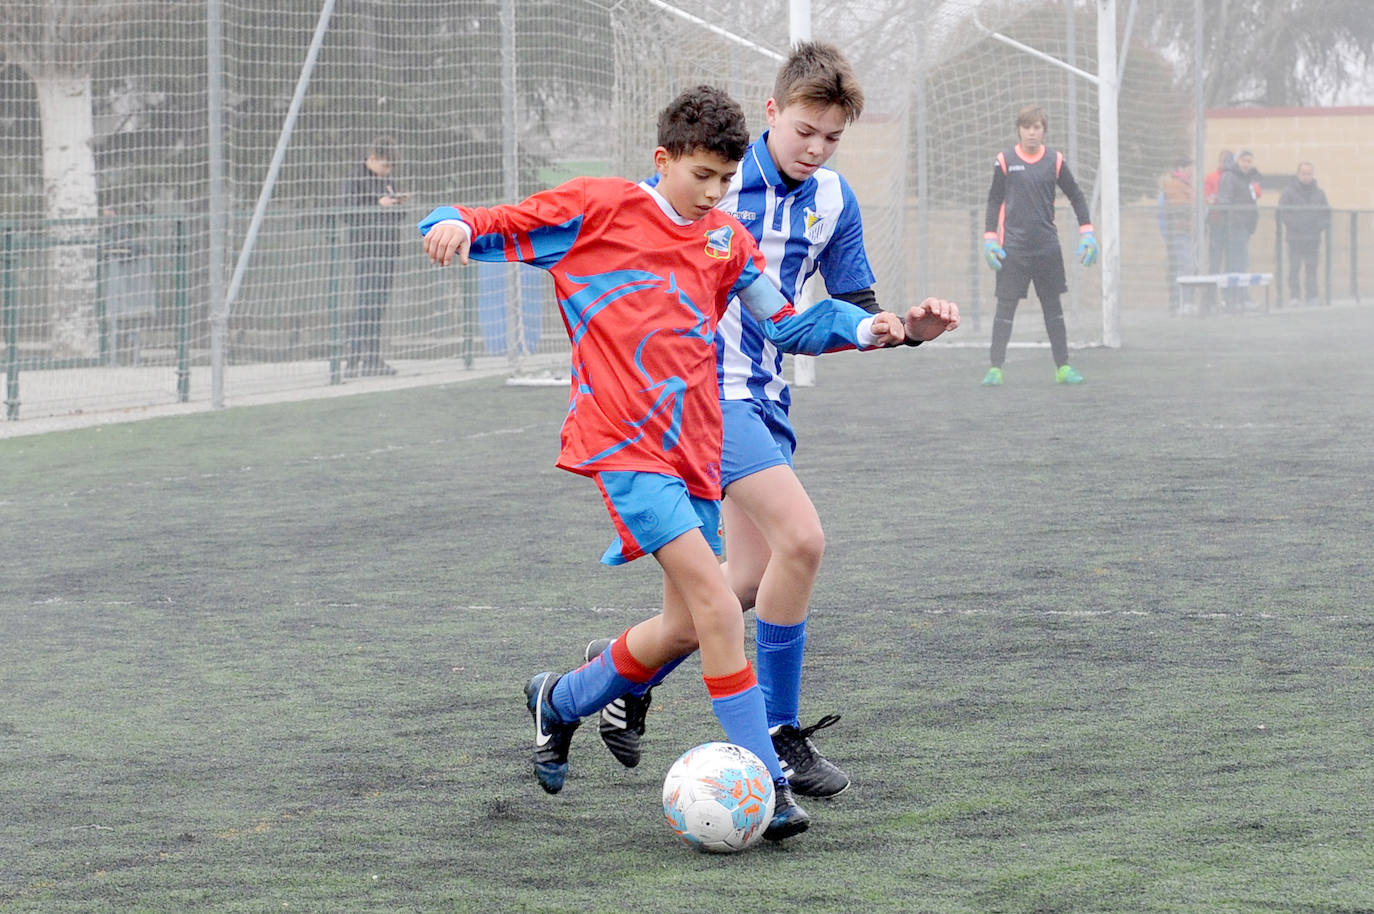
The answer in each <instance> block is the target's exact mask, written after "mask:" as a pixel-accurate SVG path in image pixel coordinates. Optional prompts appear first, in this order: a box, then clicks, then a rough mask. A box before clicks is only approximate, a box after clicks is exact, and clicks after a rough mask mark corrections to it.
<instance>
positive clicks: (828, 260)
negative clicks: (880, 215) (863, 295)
mask: <svg viewBox="0 0 1374 914" xmlns="http://www.w3.org/2000/svg"><path fill="white" fill-rule="evenodd" d="M840 191H841V194H842V196H843V199H844V207H843V209H841V210H840V220H839V224H838V225H836V226H835V232H834V234H832V235H831V236H830V240H829V241H828V242H826V245H825V249H824V250H823V251H821V256H820V257H819V258H817V266H819V268H820V271H821V277H822V278H823V279H824V280H825V287H826V289H827V290H829V292H830V294H832V295H834V294H836V293H839V292H857V291H859V290H860V289H867V288H868V287H870V286H872V285H873V283H874V281H875V280H874V276H873V268H872V267H871V266H869V263H868V252H867V251H866V250H865V249H864V221H863V216H862V215H861V214H860V213H859V198H858V197H856V196H854V191H852V190H850V188H849V184H848V183H847V182H845V180H844V179H843V178H841V179H840Z"/></svg>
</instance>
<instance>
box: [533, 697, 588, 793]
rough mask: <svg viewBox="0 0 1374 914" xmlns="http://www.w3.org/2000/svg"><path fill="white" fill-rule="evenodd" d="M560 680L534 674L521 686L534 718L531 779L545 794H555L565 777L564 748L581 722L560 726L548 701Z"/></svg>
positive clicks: (565, 761) (566, 760) (566, 765)
mask: <svg viewBox="0 0 1374 914" xmlns="http://www.w3.org/2000/svg"><path fill="white" fill-rule="evenodd" d="M560 678H561V677H559V676H557V675H555V674H554V673H536V674H535V675H534V677H533V678H532V679H530V681H529V682H528V683H526V684H525V704H526V705H527V706H528V707H529V709H530V716H531V717H533V718H534V776H535V777H536V778H538V780H539V786H540V787H543V788H544V792H545V793H558V791H560V790H562V789H563V781H564V779H566V778H567V776H568V747H569V746H570V745H571V744H572V735H573V731H575V730H576V729H577V727H578V725H579V724H581V723H582V721H581V720H575V721H573V722H572V723H564V722H563V720H562V719H561V718H559V716H558V712H557V711H555V710H554V709H553V705H552V704H551V703H550V701H549V699H550V697H551V696H552V695H553V687H554V686H555V685H557V684H558V680H559V679H560Z"/></svg>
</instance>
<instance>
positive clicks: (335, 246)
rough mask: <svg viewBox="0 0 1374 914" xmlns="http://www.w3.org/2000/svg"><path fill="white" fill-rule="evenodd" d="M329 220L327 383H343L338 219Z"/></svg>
mask: <svg viewBox="0 0 1374 914" xmlns="http://www.w3.org/2000/svg"><path fill="white" fill-rule="evenodd" d="M327 218H328V219H329V232H328V237H329V302H328V304H327V305H326V308H327V309H328V311H329V383H330V384H340V383H342V382H343V373H342V370H341V365H340V363H341V362H342V360H343V321H342V320H341V318H340V309H339V217H338V216H337V215H335V214H332V213H331V214H330V215H329V216H328V217H327Z"/></svg>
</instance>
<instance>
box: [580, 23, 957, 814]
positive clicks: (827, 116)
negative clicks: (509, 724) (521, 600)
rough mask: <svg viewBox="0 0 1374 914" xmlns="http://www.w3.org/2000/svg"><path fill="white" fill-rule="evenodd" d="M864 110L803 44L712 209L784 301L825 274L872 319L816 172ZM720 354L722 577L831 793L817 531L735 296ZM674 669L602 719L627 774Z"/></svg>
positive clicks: (778, 736) (783, 419)
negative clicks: (813, 640)
mask: <svg viewBox="0 0 1374 914" xmlns="http://www.w3.org/2000/svg"><path fill="white" fill-rule="evenodd" d="M863 104H864V97H863V91H862V90H861V89H860V88H859V85H858V82H857V80H856V79H855V76H854V72H853V69H852V68H851V66H850V64H849V62H848V61H847V60H846V59H845V57H844V55H843V54H841V53H840V51H839V50H838V49H837V48H835V47H834V46H833V45H830V44H824V43H816V42H804V43H801V44H798V45H797V46H796V48H795V49H794V50H793V51H792V53H791V55H790V56H789V57H788V59H787V60H786V61H785V62H784V63H783V65H782V67H781V68H780V69H779V71H778V76H777V80H776V83H775V86H774V91H773V96H772V97H771V98H769V99H768V101H767V102H766V104H765V106H764V112H765V114H766V117H767V122H768V130H766V131H765V132H764V133H763V134H762V135H761V136H760V137H759V138H758V139H757V140H755V141H754V142H753V143H752V144H751V145H750V147H749V149H748V151H747V152H746V153H745V156H744V160H743V162H741V163H740V168H739V171H738V172H737V173H736V174H735V177H734V179H733V181H732V182H731V184H730V188H729V190H728V191H727V192H726V195H725V197H724V199H723V200H722V201H721V202H720V204H718V208H720V209H723V210H725V211H727V212H729V213H731V214H732V215H734V216H735V218H736V219H738V220H739V221H740V223H741V224H743V226H744V227H745V228H746V229H747V230H748V231H749V233H750V234H752V235H753V236H754V239H755V240H756V241H757V242H758V245H759V250H760V251H761V252H762V253H763V255H764V258H765V260H766V262H767V269H766V271H765V275H766V276H768V278H769V279H770V280H771V281H772V282H773V284H774V285H776V286H778V288H779V289H781V291H782V292H783V294H784V295H785V296H786V297H787V298H788V299H789V300H791V301H796V300H797V299H798V298H799V297H800V295H801V292H802V287H803V286H804V285H805V283H806V281H807V280H808V279H810V278H811V276H812V275H813V274H815V273H816V272H817V271H819V272H820V274H821V277H822V278H823V279H824V280H825V285H826V290H827V292H828V294H829V295H830V296H831V297H832V298H838V299H842V300H845V301H849V302H851V303H853V304H856V305H858V306H860V307H862V308H864V309H865V310H867V311H869V312H871V313H875V314H876V313H878V311H879V310H880V308H879V306H878V301H877V296H876V294H875V293H874V290H873V283H874V276H873V271H872V269H871V268H870V266H869V262H868V255H867V253H866V251H865V250H864V242H863V220H862V218H861V216H860V213H859V204H858V200H857V199H856V198H855V196H854V192H853V191H852V190H851V189H850V187H849V185H848V183H847V182H846V181H845V180H844V178H842V177H841V176H840V175H839V173H838V172H835V171H833V170H831V169H829V168H825V167H824V165H825V162H826V161H827V160H828V159H829V158H830V157H831V156H832V155H833V154H834V152H835V149H836V147H837V146H838V145H839V142H840V138H841V137H842V135H843V134H844V131H845V128H846V127H848V126H849V125H850V124H851V123H853V122H854V120H856V119H857V118H858V117H859V115H860V113H861V112H862V111H863ZM958 315H959V311H958V306H957V305H955V304H953V303H952V302H948V301H944V300H941V299H934V298H931V299H927V300H926V301H925V302H923V303H922V305H921V306H919V307H918V308H913V309H911V314H909V315H908V317H907V319H906V321H905V323H906V333H907V342H908V344H909V345H917V344H919V343H920V342H922V341H924V340H931V339H934V338H935V337H937V336H939V335H940V334H941V333H943V332H945V331H946V330H953V329H954V328H955V327H957V326H958V322H959V317H958ZM716 355H717V370H716V375H717V379H718V380H719V382H720V397H721V413H722V416H723V418H724V429H725V437H724V448H723V452H722V455H721V483H722V486H723V487H724V490H725V500H724V503H723V505H722V512H721V513H722V520H723V526H724V530H725V543H726V548H725V555H726V559H727V561H726V563H725V572H726V578H727V580H728V582H729V584H730V587H731V589H733V590H734V591H735V593H736V594H737V595H738V596H739V599H740V603H741V604H742V605H743V607H744V609H745V610H748V609H749V608H751V607H753V608H754V610H755V614H756V626H755V642H756V648H757V653H756V669H757V673H758V680H759V686H760V687H761V688H762V689H763V692H764V697H765V703H766V706H767V711H768V724H769V728H770V730H771V732H772V736H773V743H774V746H775V748H776V749H777V752H778V756H779V760H780V761H781V763H782V766H783V770H784V771H785V772H786V774H787V777H788V779H789V781H790V782H791V784H792V788H793V790H794V791H795V792H796V793H798V794H800V795H803V796H808V797H832V796H835V795H836V794H838V793H840V792H841V791H843V790H844V789H845V788H847V787H848V786H849V776H848V775H847V774H845V773H844V772H843V771H842V770H841V769H840V768H839V767H838V766H836V765H835V764H834V763H832V762H831V761H830V760H828V759H827V758H825V756H823V755H822V754H821V753H820V752H819V751H818V750H817V749H816V746H815V744H814V742H813V741H812V739H811V736H812V735H813V734H814V733H815V731H816V730H818V729H820V728H822V727H826V726H829V725H831V724H832V723H834V722H835V721H837V720H838V719H839V718H838V716H836V715H826V716H825V717H823V718H821V719H820V721H819V722H818V723H817V724H815V725H813V726H810V727H805V728H803V727H802V726H801V719H800V703H801V672H802V655H803V649H804V647H805V644H806V618H807V607H808V604H809V602H810V599H811V591H812V587H813V585H814V583H815V579H816V574H817V572H818V571H819V569H820V563H821V556H822V553H823V551H824V549H825V534H824V532H823V531H822V529H821V522H820V517H819V515H818V514H817V512H816V508H815V506H814V505H813V504H812V503H811V499H810V497H809V496H808V495H807V493H806V490H805V489H804V488H803V487H802V484H801V482H800V481H799V480H798V478H797V476H796V474H795V473H794V472H793V470H792V455H793V452H794V451H795V449H796V436H795V434H794V433H793V431H792V426H791V423H790V421H789V419H788V407H789V405H790V403H791V395H790V393H789V391H788V387H787V383H786V382H785V381H784V380H783V377H782V353H780V352H779V351H778V350H777V348H776V347H774V346H773V345H772V344H771V343H769V342H768V340H767V339H766V338H765V337H764V334H763V332H762V328H761V327H760V326H759V324H758V322H757V321H756V320H755V319H754V318H753V317H752V316H751V315H750V314H749V313H748V312H747V311H746V310H744V309H742V308H741V307H740V304H739V302H738V301H733V302H731V303H730V306H729V308H728V310H727V312H726V314H725V315H724V317H722V318H721V321H720V324H719V326H718V328H717V336H716ZM609 644H610V642H609V641H608V640H607V639H598V640H596V641H593V642H592V643H591V644H589V645H587V649H586V657H587V659H588V660H591V659H592V658H594V657H595V656H597V655H598V654H600V653H602V652H603V651H604V650H606V649H608V646H609ZM673 666H675V664H670V665H669V666H667V667H664V668H663V669H662V670H660V671H659V673H658V675H657V676H655V677H654V679H653V680H652V681H650V682H648V683H645V684H643V685H642V686H639V687H637V688H636V689H635V691H634V692H631V693H630V694H628V695H626V696H624V697H622V698H620V699H617V700H616V701H614V702H612V703H611V704H609V705H607V706H606V708H605V709H603V711H602V715H601V722H600V732H601V737H602V740H603V741H604V742H605V743H606V746H607V748H609V749H610V751H611V753H612V754H613V755H614V756H615V757H616V758H617V759H618V760H619V761H620V762H621V763H622V764H624V765H626V766H630V767H633V766H634V765H636V764H638V763H639V758H640V737H641V736H642V735H643V733H644V720H645V715H646V713H647V711H648V708H649V705H650V694H649V689H651V688H652V686H653V685H655V684H656V683H657V682H659V681H661V680H662V679H663V677H664V676H666V675H667V673H668V672H669V671H670V670H671V669H672V667H673Z"/></svg>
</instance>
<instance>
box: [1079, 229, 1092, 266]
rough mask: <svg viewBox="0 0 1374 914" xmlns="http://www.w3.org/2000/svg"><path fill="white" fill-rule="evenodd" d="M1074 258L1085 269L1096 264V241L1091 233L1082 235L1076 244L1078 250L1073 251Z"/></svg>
mask: <svg viewBox="0 0 1374 914" xmlns="http://www.w3.org/2000/svg"><path fill="white" fill-rule="evenodd" d="M1074 256H1075V257H1077V258H1078V262H1079V263H1081V264H1083V266H1085V267H1090V266H1092V265H1093V264H1095V263H1097V239H1096V238H1094V237H1093V233H1092V232H1084V233H1083V237H1082V239H1081V240H1080V241H1079V242H1078V250H1077V251H1074Z"/></svg>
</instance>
